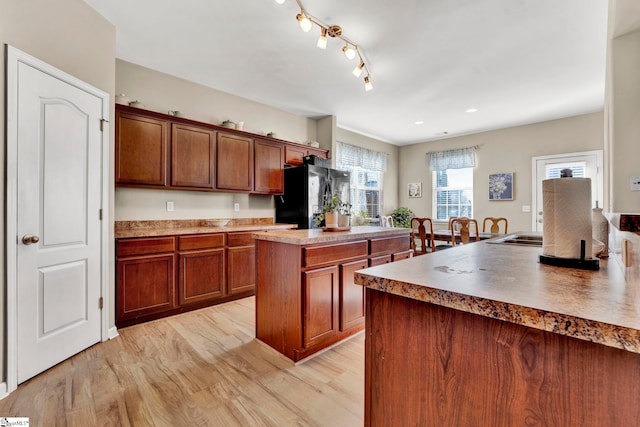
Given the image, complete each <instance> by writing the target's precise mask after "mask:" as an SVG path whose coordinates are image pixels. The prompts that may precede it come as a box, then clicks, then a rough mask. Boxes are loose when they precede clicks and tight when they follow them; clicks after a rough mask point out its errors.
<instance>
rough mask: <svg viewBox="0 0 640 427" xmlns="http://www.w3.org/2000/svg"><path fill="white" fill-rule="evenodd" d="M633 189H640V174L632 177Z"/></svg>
mask: <svg viewBox="0 0 640 427" xmlns="http://www.w3.org/2000/svg"><path fill="white" fill-rule="evenodd" d="M631 191H640V176H632V177H631Z"/></svg>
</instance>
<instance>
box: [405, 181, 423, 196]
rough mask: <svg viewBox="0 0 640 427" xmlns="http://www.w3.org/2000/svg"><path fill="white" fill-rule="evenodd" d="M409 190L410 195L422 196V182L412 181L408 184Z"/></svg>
mask: <svg viewBox="0 0 640 427" xmlns="http://www.w3.org/2000/svg"><path fill="white" fill-rule="evenodd" d="M407 191H408V192H409V197H422V183H421V182H410V183H409V184H407Z"/></svg>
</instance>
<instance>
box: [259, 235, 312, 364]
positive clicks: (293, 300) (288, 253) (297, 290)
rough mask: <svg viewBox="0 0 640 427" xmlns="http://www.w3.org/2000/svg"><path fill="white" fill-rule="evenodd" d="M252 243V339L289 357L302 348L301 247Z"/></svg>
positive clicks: (260, 242)
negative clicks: (253, 255) (254, 297)
mask: <svg viewBox="0 0 640 427" xmlns="http://www.w3.org/2000/svg"><path fill="white" fill-rule="evenodd" d="M256 245H257V246H256V249H257V251H256V252H257V253H256V274H257V277H256V338H258V339H259V340H261V341H263V342H264V343H266V344H268V345H269V346H270V347H273V348H274V349H276V350H278V351H279V352H280V353H282V354H284V355H286V356H287V357H289V358H290V359H292V360H293V359H294V350H297V349H299V348H300V347H302V285H301V280H302V279H301V272H300V263H301V249H300V246H298V245H291V244H286V243H279V242H271V241H266V240H257V241H256ZM258 266H259V267H258Z"/></svg>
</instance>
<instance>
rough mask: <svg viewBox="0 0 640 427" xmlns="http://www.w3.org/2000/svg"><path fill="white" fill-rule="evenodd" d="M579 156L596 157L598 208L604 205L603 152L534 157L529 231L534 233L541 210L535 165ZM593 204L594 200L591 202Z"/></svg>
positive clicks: (532, 159) (532, 162) (532, 161)
mask: <svg viewBox="0 0 640 427" xmlns="http://www.w3.org/2000/svg"><path fill="white" fill-rule="evenodd" d="M580 156H595V157H596V168H597V171H596V175H597V179H596V183H595V185H596V190H597V194H598V199H597V200H598V201H599V203H600V205H599V206H600V207H603V205H604V201H603V199H604V184H603V172H604V171H603V169H602V168H603V156H604V154H603V150H591V151H580V152H576V153H563V154H551V155H548V156H536V157H532V158H531V201H532V203H531V204H532V208H533V209H531V230H532V231H535V230H536V227H537V221H538V211H539V210H541V209H542V201H540V203H538V200H537V197H538V196H537V194H538V187H537V184H538V167H537V163H538V161H539V160H548V159H562V158H563V157H566V158H570V157H580ZM593 202H595V200H594V201H593Z"/></svg>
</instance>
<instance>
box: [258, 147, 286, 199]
mask: <svg viewBox="0 0 640 427" xmlns="http://www.w3.org/2000/svg"><path fill="white" fill-rule="evenodd" d="M254 150H255V152H254V156H255V157H254V159H255V160H254V162H255V169H254V170H255V173H254V177H253V178H254V185H253V190H254V192H256V193H267V194H279V193H283V192H284V166H283V164H284V146H283V145H282V144H281V143H278V142H271V141H262V140H259V139H256V140H255V147H254Z"/></svg>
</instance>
